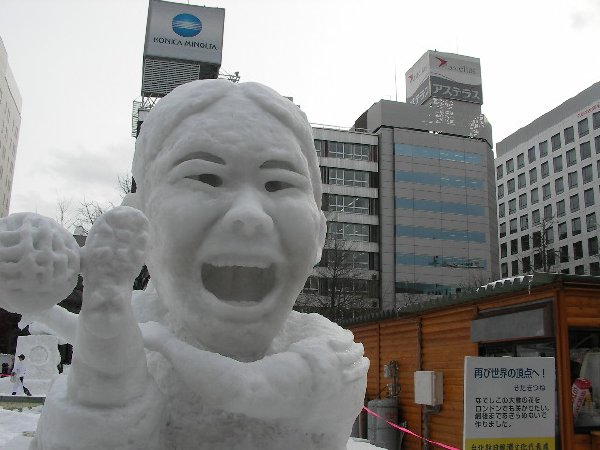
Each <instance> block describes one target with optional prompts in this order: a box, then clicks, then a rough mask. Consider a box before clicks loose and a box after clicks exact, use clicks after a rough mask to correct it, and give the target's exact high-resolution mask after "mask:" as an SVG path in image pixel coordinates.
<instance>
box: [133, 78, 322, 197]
mask: <svg viewBox="0 0 600 450" xmlns="http://www.w3.org/2000/svg"><path fill="white" fill-rule="evenodd" d="M236 97H237V98H239V99H241V100H246V101H247V100H250V101H251V102H252V103H253V104H255V105H257V106H258V107H259V108H260V109H261V110H262V111H264V112H265V114H267V115H268V116H271V117H272V118H275V119H277V120H278V121H279V122H280V123H281V124H282V125H284V126H285V127H287V128H289V129H290V130H291V131H292V133H293V134H294V136H296V138H297V140H298V143H299V145H300V149H301V151H302V153H303V155H304V157H305V158H306V161H307V163H308V169H309V174H310V179H311V184H312V189H313V193H314V197H315V201H316V202H317V205H318V206H319V207H320V206H321V179H320V171H319V167H318V162H317V156H316V151H315V147H314V140H313V136H312V129H311V126H310V124H309V122H308V120H307V118H306V115H305V114H304V113H303V112H302V111H301V110H300V108H298V107H297V106H296V105H294V104H293V103H292V102H291V101H289V100H288V99H286V98H285V97H283V96H281V95H280V94H278V93H277V92H275V91H274V90H273V89H271V88H269V87H267V86H264V85H262V84H259V83H239V84H237V83H232V82H231V81H227V80H198V81H193V82H191V83H187V84H183V85H181V86H179V87H177V88H175V89H174V90H173V91H171V93H169V94H168V95H167V96H166V97H164V98H163V99H161V100H160V101H159V102H158V103H157V104H156V106H154V108H152V110H151V111H150V113H149V114H148V116H147V118H146V120H145V121H144V123H143V124H142V127H141V132H140V134H139V136H138V139H137V142H136V146H135V154H134V157H133V170H132V171H133V177H134V178H135V180H136V184H138V186H140V188H141V190H142V191H143V186H144V184H145V181H144V176H145V174H146V173H147V172H148V169H149V168H150V165H151V164H152V162H153V161H154V159H155V158H156V157H157V156H158V154H159V153H160V152H161V151H162V149H163V143H164V141H165V139H166V138H167V137H168V136H169V134H170V133H171V132H172V131H173V130H174V129H175V127H177V125H179V124H180V123H181V122H182V121H183V120H184V119H186V118H187V117H190V116H192V115H194V114H201V113H204V112H206V116H207V117H206V120H207V121H212V122H214V124H215V125H218V123H219V118H218V117H212V116H211V111H210V107H211V106H212V105H216V104H218V103H219V102H220V101H221V100H224V99H229V98H233V99H235V98H236ZM240 106H241V107H242V108H243V106H242V105H240ZM233 113H234V111H232V114H233ZM243 117H244V118H245V119H246V118H248V117H249V116H243ZM253 119H254V120H256V121H257V122H259V121H260V120H261V118H260V117H258V118H253ZM233 131H235V130H233ZM215 138H216V139H218V136H215Z"/></svg>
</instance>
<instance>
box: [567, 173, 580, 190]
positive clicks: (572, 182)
mask: <svg viewBox="0 0 600 450" xmlns="http://www.w3.org/2000/svg"><path fill="white" fill-rule="evenodd" d="M568 180H569V189H573V188H576V187H577V184H578V182H577V172H569V176H568Z"/></svg>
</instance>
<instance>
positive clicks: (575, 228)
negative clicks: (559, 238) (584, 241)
mask: <svg viewBox="0 0 600 450" xmlns="http://www.w3.org/2000/svg"><path fill="white" fill-rule="evenodd" d="M578 234H581V219H580V218H579V217H575V218H574V219H573V220H571V235H572V236H577V235H578Z"/></svg>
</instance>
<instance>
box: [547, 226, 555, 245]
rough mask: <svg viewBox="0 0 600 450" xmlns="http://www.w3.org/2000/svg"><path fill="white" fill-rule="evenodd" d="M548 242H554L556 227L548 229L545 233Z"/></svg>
mask: <svg viewBox="0 0 600 450" xmlns="http://www.w3.org/2000/svg"><path fill="white" fill-rule="evenodd" d="M545 235H546V242H547V243H548V244H552V243H553V242H554V227H548V228H546V231H545Z"/></svg>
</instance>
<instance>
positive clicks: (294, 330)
mask: <svg viewBox="0 0 600 450" xmlns="http://www.w3.org/2000/svg"><path fill="white" fill-rule="evenodd" d="M306 339H325V340H329V339H336V340H349V341H352V340H353V339H354V335H353V334H352V332H350V331H348V330H345V329H343V328H342V327H340V326H339V325H337V324H335V323H333V322H332V321H330V320H329V319H326V318H325V317H323V316H321V315H320V314H314V313H311V314H305V313H300V312H297V311H292V312H291V313H290V315H289V316H288V318H287V320H286V322H285V324H284V326H283V328H282V330H281V332H280V333H279V334H278V335H277V337H276V338H275V340H274V341H273V343H272V344H271V348H270V351H269V353H271V354H273V353H279V352H281V351H285V350H286V349H287V348H288V347H289V346H290V345H291V344H294V343H296V342H300V341H303V340H306Z"/></svg>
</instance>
